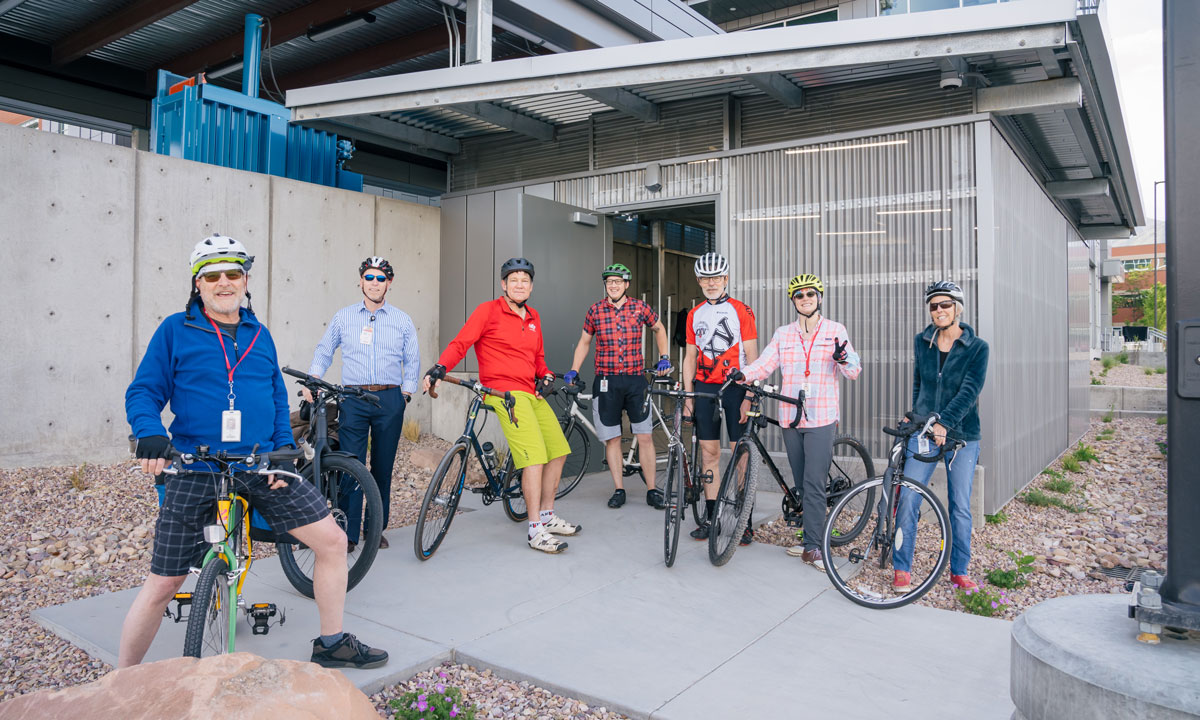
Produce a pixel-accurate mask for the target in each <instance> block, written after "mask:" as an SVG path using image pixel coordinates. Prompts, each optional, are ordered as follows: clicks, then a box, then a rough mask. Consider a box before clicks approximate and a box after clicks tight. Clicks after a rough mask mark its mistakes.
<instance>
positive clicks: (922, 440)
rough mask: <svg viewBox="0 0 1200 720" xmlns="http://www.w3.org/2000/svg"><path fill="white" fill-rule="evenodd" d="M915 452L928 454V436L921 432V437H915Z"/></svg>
mask: <svg viewBox="0 0 1200 720" xmlns="http://www.w3.org/2000/svg"><path fill="white" fill-rule="evenodd" d="M917 454H919V455H928V454H929V438H928V437H926V436H925V435H924V434H922V435H921V437H919V438H917Z"/></svg>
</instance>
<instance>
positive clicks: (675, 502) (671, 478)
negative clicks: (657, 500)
mask: <svg viewBox="0 0 1200 720" xmlns="http://www.w3.org/2000/svg"><path fill="white" fill-rule="evenodd" d="M686 474H687V461H686V460H685V459H684V457H683V453H682V452H681V451H680V450H679V448H678V447H675V446H672V447H671V449H669V450H668V451H667V477H666V482H665V483H664V484H663V500H664V501H665V502H666V505H667V507H666V512H664V513H663V517H664V520H663V522H664V524H665V527H664V528H663V543H664V544H663V557H664V559H665V560H666V562H667V567H671V566H672V565H674V564H675V555H676V553H678V552H679V527H680V526H681V525H682V524H683V506H684V497H683V477H684V475H686Z"/></svg>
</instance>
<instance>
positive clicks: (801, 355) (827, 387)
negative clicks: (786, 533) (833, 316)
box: [741, 273, 862, 570]
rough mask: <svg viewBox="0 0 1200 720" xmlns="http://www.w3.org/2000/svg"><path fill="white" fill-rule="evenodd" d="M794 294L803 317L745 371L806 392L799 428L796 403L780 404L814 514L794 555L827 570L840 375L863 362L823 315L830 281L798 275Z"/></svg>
mask: <svg viewBox="0 0 1200 720" xmlns="http://www.w3.org/2000/svg"><path fill="white" fill-rule="evenodd" d="M787 292H788V297H789V298H790V299H791V302H792V305H793V306H795V308H796V312H797V313H798V314H799V315H800V317H799V318H797V319H796V322H794V323H790V324H788V325H784V326H783V327H781V328H779V329H778V330H776V331H775V335H774V336H772V337H771V342H770V343H768V344H767V346H766V347H765V348H763V351H762V354H761V355H759V356H758V359H757V360H755V361H754V362H752V363H750V365H748V366H746V367H745V368H744V369H743V370H742V373H741V374H742V375H744V376H745V378H746V380H750V381H753V380H762V379H764V378H766V377H767V376H768V375H770V374H771V373H773V372H775V369H776V368H779V369H780V370H781V371H782V373H783V390H782V393H783V394H784V395H790V396H792V397H795V396H796V395H797V394H798V393H799V391H801V390H803V391H804V415H803V416H802V417H801V418H800V423H799V426H798V427H795V428H791V427H787V426H788V425H790V424H791V423H792V421H793V420H795V418H796V407H795V406H794V405H789V404H787V403H780V408H779V425H780V427H782V428H783V442H784V445H786V446H787V454H788V461H789V462H790V463H791V465H792V482H794V483H795V484H796V489H797V491H798V492H800V494H801V500H802V502H803V503H804V507H805V508H806V509H807V510H808V512H806V513H804V542H803V544H802V545H797V546H796V547H793V548H789V549H788V551H787V552H788V555H791V556H792V557H800V558H802V559H803V560H804V562H806V563H809V564H810V565H813V566H815V567H816V568H817V569H819V570H824V569H825V565H824V562H823V561H822V558H821V549H820V544H821V535H822V534H823V533H824V531H825V512H824V510H825V507H826V504H827V503H826V497H825V481H826V476H827V475H828V474H829V464H830V462H831V461H832V460H833V439H834V436H835V435H836V434H837V423H838V376H839V375H841V376H843V377H847V378H850V379H851V380H853V379H855V378H857V377H858V374H859V373H861V372H862V362H861V361H860V360H859V357H858V353H857V352H855V351H854V346H853V345H851V344H850V336H849V334H848V333H847V332H846V328H845V327H844V326H842V324H841V323H837V322H834V321H833V320H830V319H828V318H825V317H822V316H821V298H822V296H823V295H824V294H825V285H824V284H823V283H822V282H821V279H820V278H819V277H817V276H816V275H811V274H807V273H806V274H804V275H797V276H796V277H794V278H792V280H791V282H789V283H788V290H787Z"/></svg>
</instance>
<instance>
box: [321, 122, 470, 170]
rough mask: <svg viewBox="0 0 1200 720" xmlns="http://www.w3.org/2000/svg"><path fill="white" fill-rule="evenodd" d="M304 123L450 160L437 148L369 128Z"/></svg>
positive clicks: (379, 144)
mask: <svg viewBox="0 0 1200 720" xmlns="http://www.w3.org/2000/svg"><path fill="white" fill-rule="evenodd" d="M304 125H305V126H307V127H311V128H314V129H316V130H324V131H326V132H331V133H333V134H335V135H337V136H338V137H342V138H352V139H354V140H359V141H362V142H367V143H371V144H373V145H378V146H380V147H385V148H391V149H393V150H400V151H401V152H406V153H412V154H413V155H420V156H422V157H427V158H431V159H434V160H441V161H442V162H449V160H450V154H449V153H444V152H438V151H437V150H431V149H429V148H428V147H425V146H422V145H417V144H416V143H410V142H405V141H403V140H397V139H396V138H394V137H391V136H389V135H380V134H378V133H373V132H370V131H369V130H363V129H362V128H358V127H351V126H349V125H346V124H343V123H341V122H338V121H335V120H317V121H315V122H306V123H304ZM355 157H356V158H357V157H358V155H357V154H356V155H355Z"/></svg>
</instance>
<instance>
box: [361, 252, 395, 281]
mask: <svg viewBox="0 0 1200 720" xmlns="http://www.w3.org/2000/svg"><path fill="white" fill-rule="evenodd" d="M368 268H378V269H379V270H382V271H383V274H384V275H387V279H388V280H391V279H393V278H394V277H396V271H395V270H393V269H392V264H391V263H390V262H388V261H387V260H384V259H383V258H381V257H379V256H378V255H372V256H371V257H369V258H367V259H366V260H363V261H362V264H361V265H359V266H358V276H359V277H362V274H363V273H365V272H366V271H367V269H368Z"/></svg>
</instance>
